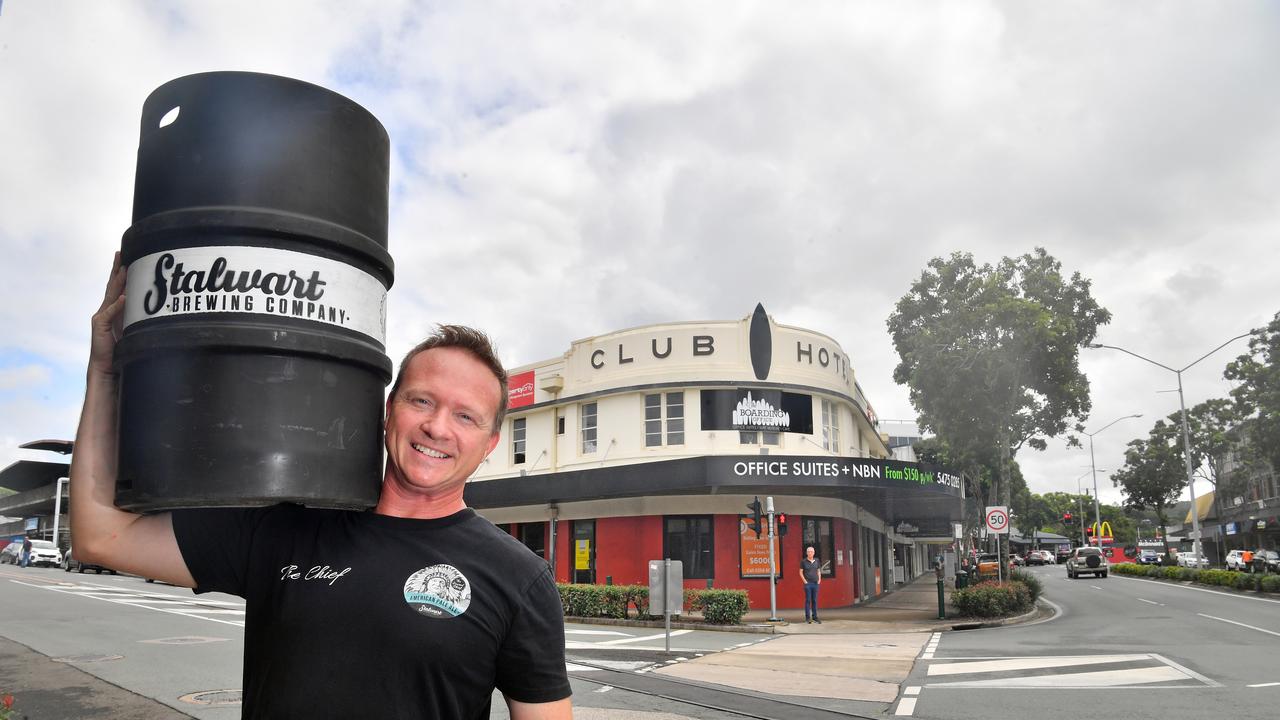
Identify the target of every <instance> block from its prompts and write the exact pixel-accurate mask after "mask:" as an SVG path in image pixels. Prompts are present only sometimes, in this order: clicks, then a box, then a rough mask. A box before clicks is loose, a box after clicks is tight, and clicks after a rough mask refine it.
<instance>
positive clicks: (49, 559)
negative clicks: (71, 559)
mask: <svg viewBox="0 0 1280 720" xmlns="http://www.w3.org/2000/svg"><path fill="white" fill-rule="evenodd" d="M29 564H30V565H36V566H40V565H43V566H45V567H58V566H59V565H61V564H62V551H61V550H59V549H58V546H57V545H54V544H53V541H52V540H32V541H31V559H30V561H29Z"/></svg>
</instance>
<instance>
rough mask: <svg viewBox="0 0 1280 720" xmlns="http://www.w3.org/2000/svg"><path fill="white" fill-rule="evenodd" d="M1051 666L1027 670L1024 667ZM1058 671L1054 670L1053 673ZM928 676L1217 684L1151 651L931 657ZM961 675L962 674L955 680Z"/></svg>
mask: <svg viewBox="0 0 1280 720" xmlns="http://www.w3.org/2000/svg"><path fill="white" fill-rule="evenodd" d="M1100 665H1114V666H1119V667H1112V668H1107V669H1096V670H1092V671H1086V672H1076V671H1075V670H1076V669H1077V668H1086V667H1091V666H1092V667H1097V666H1100ZM1036 670H1040V671H1045V670H1048V671H1051V672H1040V673H1036V674H1031V675H1028V674H1027V673H1028V671H1036ZM1054 670H1056V671H1057V672H1052V671H1054ZM925 674H926V676H928V677H930V678H942V677H951V678H957V679H955V680H950V681H945V682H930V683H928V685H926V687H931V688H941V689H957V688H984V689H998V688H1005V689H1025V688H1115V689H1123V688H1131V689H1140V688H1151V687H1160V688H1203V687H1206V686H1207V687H1221V686H1222V685H1221V683H1218V682H1215V681H1213V680H1210V679H1209V678H1207V677H1205V676H1204V675H1201V674H1200V673H1197V672H1195V671H1193V670H1189V669H1187V668H1185V667H1183V666H1181V665H1179V664H1178V663H1175V662H1173V661H1171V660H1169V659H1168V658H1165V657H1162V656H1160V655H1156V654H1153V653H1139V654H1131V655H1066V656H1045V657H983V658H947V659H945V660H937V661H933V663H932V664H930V665H929V668H928V669H927V670H926V672H925ZM961 677H963V678H964V679H959V678H961Z"/></svg>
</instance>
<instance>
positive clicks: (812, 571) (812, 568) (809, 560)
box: [800, 545, 822, 625]
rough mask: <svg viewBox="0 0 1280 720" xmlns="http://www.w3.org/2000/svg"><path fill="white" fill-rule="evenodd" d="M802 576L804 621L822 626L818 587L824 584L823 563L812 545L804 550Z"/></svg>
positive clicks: (801, 567) (801, 563)
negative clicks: (819, 616)
mask: <svg viewBox="0 0 1280 720" xmlns="http://www.w3.org/2000/svg"><path fill="white" fill-rule="evenodd" d="M800 574H801V575H804V621H805V622H806V623H810V622H815V623H818V624H819V625H821V624H822V621H821V620H819V619H818V586H819V585H821V584H822V561H820V560H818V559H817V558H815V557H814V556H813V546H812V545H810V546H809V547H807V548H805V549H804V559H803V560H801V561H800ZM810 611H812V614H811V613H810Z"/></svg>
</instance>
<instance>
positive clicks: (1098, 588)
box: [806, 551, 1102, 590]
mask: <svg viewBox="0 0 1280 720" xmlns="http://www.w3.org/2000/svg"><path fill="white" fill-rule="evenodd" d="M806 552H808V551H806ZM1089 587H1091V588H1093V589H1094V590H1101V589H1102V588H1100V587H1098V586H1097V585H1090V586H1089Z"/></svg>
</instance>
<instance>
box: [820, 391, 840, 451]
mask: <svg viewBox="0 0 1280 720" xmlns="http://www.w3.org/2000/svg"><path fill="white" fill-rule="evenodd" d="M822 447H823V449H824V450H830V451H831V452H834V453H838V452H840V406H839V405H837V404H835V403H834V402H832V401H830V400H823V401H822Z"/></svg>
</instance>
